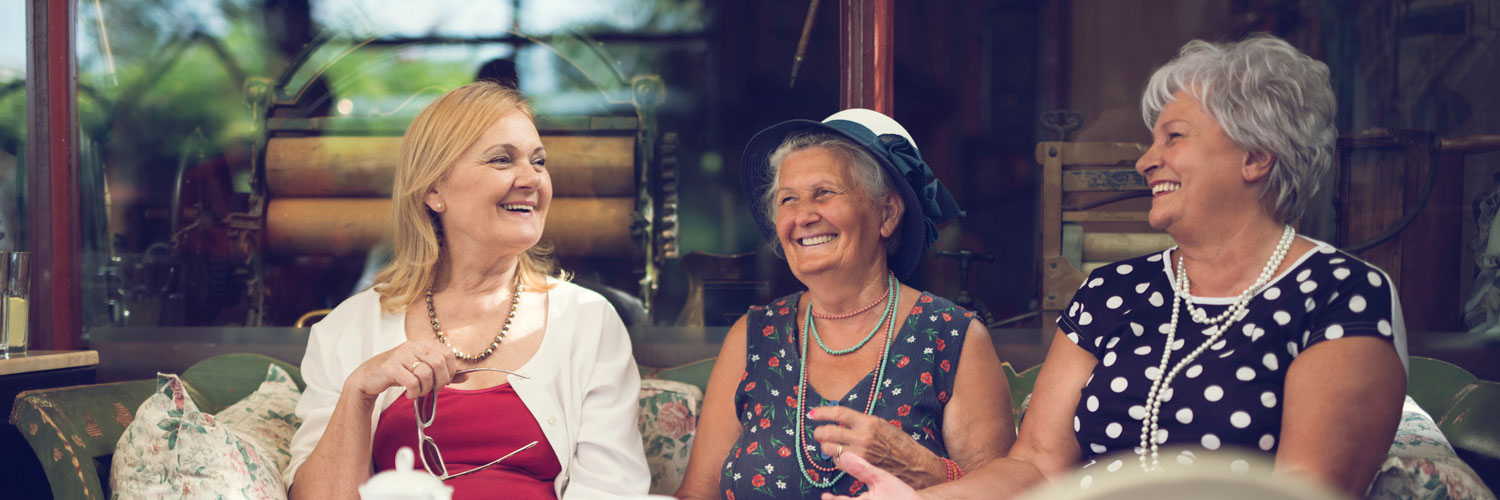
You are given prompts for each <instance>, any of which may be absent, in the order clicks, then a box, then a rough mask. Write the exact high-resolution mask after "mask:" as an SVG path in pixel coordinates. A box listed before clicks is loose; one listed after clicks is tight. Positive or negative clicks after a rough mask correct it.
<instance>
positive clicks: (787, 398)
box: [786, 396, 797, 406]
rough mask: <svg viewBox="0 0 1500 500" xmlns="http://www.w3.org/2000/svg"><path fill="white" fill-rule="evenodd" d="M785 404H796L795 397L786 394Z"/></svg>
mask: <svg viewBox="0 0 1500 500" xmlns="http://www.w3.org/2000/svg"><path fill="white" fill-rule="evenodd" d="M786 405H787V406H797V398H794V397H791V396H787V397H786Z"/></svg>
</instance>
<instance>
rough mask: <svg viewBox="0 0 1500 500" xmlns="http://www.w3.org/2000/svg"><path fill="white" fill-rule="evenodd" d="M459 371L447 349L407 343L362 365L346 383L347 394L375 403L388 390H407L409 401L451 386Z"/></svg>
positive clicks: (429, 343) (432, 344) (430, 342)
mask: <svg viewBox="0 0 1500 500" xmlns="http://www.w3.org/2000/svg"><path fill="white" fill-rule="evenodd" d="M457 369H458V359H457V358H456V357H454V355H453V349H451V348H449V347H448V346H446V345H443V344H442V343H441V342H438V341H436V340H428V341H423V342H414V341H410V340H408V341H406V342H402V343H401V345H398V346H396V347H395V348H392V349H391V350H389V351H386V352H382V353H380V354H376V355H375V357H372V358H370V359H368V360H365V362H364V363H361V364H360V365H359V367H358V368H355V369H354V372H353V373H350V374H349V378H348V379H347V380H345V381H344V391H345V392H350V391H352V393H353V394H356V395H358V396H360V397H361V398H362V399H364V400H365V401H371V402H373V401H375V398H378V397H380V393H382V392H385V390H386V389H389V388H391V387H404V388H406V397H408V398H415V397H418V396H421V395H423V394H427V393H429V392H432V390H433V389H434V388H439V387H443V386H446V385H448V383H449V382H452V381H453V372H455V371H457Z"/></svg>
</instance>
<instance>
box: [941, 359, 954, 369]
mask: <svg viewBox="0 0 1500 500" xmlns="http://www.w3.org/2000/svg"><path fill="white" fill-rule="evenodd" d="M938 368H942V369H943V371H945V372H946V371H948V370H950V369H952V368H953V364H952V363H949V362H948V360H946V359H945V360H943V362H942V363H938Z"/></svg>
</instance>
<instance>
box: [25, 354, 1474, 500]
mask: <svg viewBox="0 0 1500 500" xmlns="http://www.w3.org/2000/svg"><path fill="white" fill-rule="evenodd" d="M271 363H275V364H277V365H280V366H281V367H282V368H284V369H286V370H287V371H288V372H289V373H291V374H292V377H293V379H294V380H295V381H296V382H297V385H298V387H302V386H303V383H302V380H301V376H300V371H299V370H298V369H297V368H296V367H295V366H292V365H291V364H289V363H286V362H283V361H279V360H276V359H273V358H270V357H266V356H262V355H258V354H227V355H221V356H215V357H212V358H209V359H206V360H203V361H201V362H199V363H197V364H195V365H193V366H192V367H190V368H188V369H187V370H186V371H184V372H183V373H182V379H183V380H184V381H186V382H187V383H188V385H190V386H191V387H190V388H189V395H190V396H191V397H192V398H193V400H194V401H195V402H198V404H199V406H200V408H202V409H203V410H204V411H206V412H210V413H214V412H218V411H219V410H221V409H223V408H225V407H228V406H229V405H231V404H233V403H234V402H236V401H239V400H240V399H242V398H244V397H245V396H246V395H249V394H250V393H251V392H254V391H255V389H256V387H258V386H259V385H260V383H261V381H262V380H264V378H265V373H266V365H267V364H271ZM713 363H714V360H713V359H706V360H702V361H698V362H695V363H689V364H687V365H683V366H678V367H674V368H666V369H657V368H647V367H642V368H641V375H642V377H644V378H648V379H651V378H654V379H662V380H671V381H677V382H683V383H687V384H691V385H694V386H697V387H698V388H699V389H703V388H705V387H706V386H707V384H708V376H709V373H710V372H711V371H712V370H713ZM1003 368H1004V370H1005V374H1006V377H1007V379H1008V380H1009V382H1010V386H1011V391H1012V394H1011V397H1012V403H1013V409H1014V411H1016V413H1017V416H1019V415H1020V414H1021V413H1022V412H1023V411H1024V410H1025V402H1026V398H1027V396H1029V394H1030V392H1031V389H1032V386H1033V383H1034V382H1035V379H1036V375H1037V373H1038V372H1039V371H1040V367H1032V368H1031V369H1028V370H1025V371H1021V372H1017V371H1015V370H1014V369H1013V368H1012V367H1011V366H1010V365H1009V364H1008V363H1007V364H1005V365H1004V366H1003ZM155 388H156V381H155V380H154V379H152V380H134V381H129V382H115V383H106V384H95V385H83V386H74V387H63V388H58V389H45V390H36V391H28V392H23V393H21V394H20V395H18V396H16V401H15V405H14V407H13V408H12V410H11V415H10V423H11V424H12V425H15V426H16V428H17V429H20V431H21V434H22V435H23V436H24V437H25V438H26V439H27V441H28V442H29V443H30V445H31V448H32V451H33V452H35V453H36V455H37V458H38V459H40V460H41V462H42V464H43V468H44V469H45V470H46V473H47V480H48V482H49V483H50V485H51V488H52V494H53V498H69V499H72V498H89V499H104V498H108V496H109V495H108V492H107V490H106V486H107V485H108V484H109V481H108V474H109V460H110V456H111V454H112V453H114V448H115V442H116V441H118V440H119V438H120V435H121V434H122V433H123V432H124V430H125V427H126V426H128V425H129V424H130V422H131V419H132V418H133V415H134V412H135V410H136V408H137V407H139V406H140V404H141V402H143V401H145V400H146V398H147V397H149V396H150V395H151V394H152V393H153V391H154V390H155ZM1408 393H1409V394H1410V395H1411V396H1412V398H1413V399H1414V400H1416V401H1417V403H1418V404H1420V405H1421V406H1422V407H1423V408H1426V409H1427V410H1428V411H1429V412H1430V413H1431V415H1432V417H1433V419H1434V420H1435V421H1436V422H1437V423H1438V425H1439V428H1440V429H1441V430H1442V432H1443V434H1444V435H1446V436H1447V438H1448V439H1449V440H1450V441H1451V442H1452V444H1453V446H1454V447H1455V448H1457V449H1458V453H1459V455H1460V456H1461V458H1463V459H1464V460H1465V461H1466V462H1467V463H1469V464H1470V466H1472V467H1473V468H1474V469H1475V470H1476V471H1477V472H1478V473H1479V475H1480V476H1481V477H1482V478H1484V480H1485V481H1486V482H1487V483H1489V484H1490V485H1491V486H1495V485H1497V484H1500V483H1497V481H1500V383H1495V382H1490V381H1485V380H1477V379H1475V377H1474V376H1473V375H1470V374H1469V373H1468V372H1466V371H1464V370H1463V369H1461V368H1458V367H1456V366H1453V365H1451V364H1449V363H1446V362H1443V361H1438V360H1434V359H1429V358H1421V357H1412V358H1411V380H1410V382H1409V383H1408ZM1019 420H1020V419H1019V418H1018V419H1017V422H1019Z"/></svg>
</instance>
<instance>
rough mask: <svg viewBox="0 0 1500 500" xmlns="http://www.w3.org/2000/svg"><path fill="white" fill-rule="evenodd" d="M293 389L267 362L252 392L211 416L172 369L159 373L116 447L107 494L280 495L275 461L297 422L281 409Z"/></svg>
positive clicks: (282, 457) (282, 459) (282, 458)
mask: <svg viewBox="0 0 1500 500" xmlns="http://www.w3.org/2000/svg"><path fill="white" fill-rule="evenodd" d="M297 396H298V392H297V387H296V385H295V383H293V382H291V380H290V377H288V376H287V373H286V372H285V371H284V370H282V369H281V368H280V367H278V366H275V365H271V366H270V368H269V369H268V370H267V377H266V381H265V382H263V383H262V384H261V386H260V388H259V389H258V390H256V392H255V393H253V394H251V395H250V396H247V397H246V398H245V399H243V400H241V401H240V402H238V403H235V404H234V405H232V406H230V407H229V408H226V409H225V410H224V411H223V412H220V414H219V416H214V415H210V414H207V413H203V412H201V411H199V409H198V407H197V405H196V404H194V402H193V400H192V398H191V397H189V396H188V393H187V390H186V387H185V386H184V385H183V382H182V380H181V379H179V378H178V377H177V376H176V375H169V374H158V375H157V390H156V393H155V394H153V395H152V396H151V397H150V398H147V399H146V401H145V402H144V403H141V406H140V408H139V409H138V410H136V414H135V420H134V421H133V422H131V424H130V426H129V427H127V428H126V429H125V432H124V434H122V435H121V436H120V441H119V443H118V444H117V445H116V446H115V453H114V458H113V461H112V464H111V467H110V490H111V493H112V497H113V498H115V499H136V498H143V499H144V498H152V499H156V498H247V499H250V498H253V499H263V498H273V499H284V498H286V488H285V487H284V486H283V485H282V483H281V466H282V465H285V464H286V461H287V460H288V458H289V457H288V456H287V455H286V448H287V446H288V441H289V440H290V438H291V432H292V431H295V430H296V425H297V422H296V421H295V419H293V418H291V417H288V416H286V415H288V414H290V413H291V412H292V409H293V408H294V407H295V406H296V399H297ZM288 405H289V406H288ZM288 428H290V430H288Z"/></svg>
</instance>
